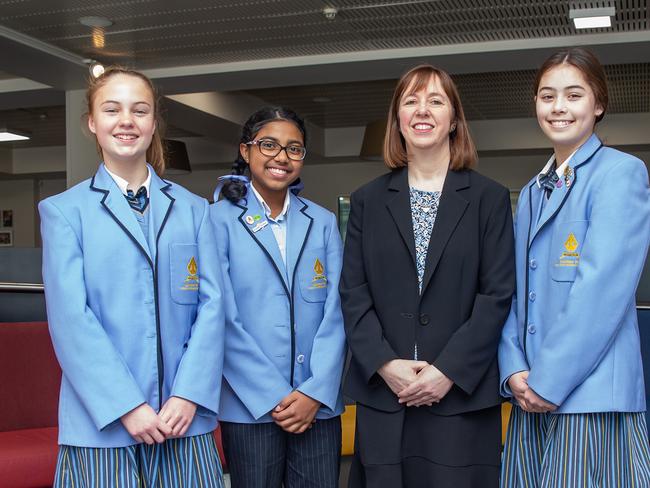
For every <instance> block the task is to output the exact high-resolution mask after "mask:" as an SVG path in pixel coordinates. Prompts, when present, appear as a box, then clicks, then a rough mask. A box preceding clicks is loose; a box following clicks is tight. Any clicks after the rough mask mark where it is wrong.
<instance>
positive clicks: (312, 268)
mask: <svg viewBox="0 0 650 488" xmlns="http://www.w3.org/2000/svg"><path fill="white" fill-rule="evenodd" d="M298 273H299V276H298V279H299V283H300V294H301V295H302V298H303V300H305V301H306V302H312V303H317V302H324V301H325V299H326V298H327V273H328V270H327V269H326V268H325V248H322V247H321V248H314V249H305V251H304V253H303V255H302V258H301V260H300V269H299V270H298Z"/></svg>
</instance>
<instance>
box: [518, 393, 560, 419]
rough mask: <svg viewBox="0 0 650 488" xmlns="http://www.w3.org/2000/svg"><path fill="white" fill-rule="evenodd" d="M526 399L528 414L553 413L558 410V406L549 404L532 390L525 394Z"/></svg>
mask: <svg viewBox="0 0 650 488" xmlns="http://www.w3.org/2000/svg"><path fill="white" fill-rule="evenodd" d="M524 399H525V400H526V405H527V406H528V408H527V409H524V410H526V411H527V412H533V413H546V412H553V411H555V410H557V405H554V404H552V403H551V402H547V401H546V400H544V399H543V398H542V397H541V396H539V395H538V394H537V393H535V392H534V391H533V389H532V388H530V387H529V388H528V389H527V390H526V392H525V393H524Z"/></svg>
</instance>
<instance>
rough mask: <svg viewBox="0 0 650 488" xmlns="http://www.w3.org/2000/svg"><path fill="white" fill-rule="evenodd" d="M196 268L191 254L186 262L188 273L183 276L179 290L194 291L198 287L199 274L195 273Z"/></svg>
mask: <svg viewBox="0 0 650 488" xmlns="http://www.w3.org/2000/svg"><path fill="white" fill-rule="evenodd" d="M198 270H199V268H198V266H197V265H196V260H195V259H194V256H192V257H191V258H190V260H189V262H188V263H187V272H188V273H189V274H188V275H187V277H186V278H185V282H184V283H183V286H181V290H187V291H196V290H198V289H199V275H198V274H197V272H198Z"/></svg>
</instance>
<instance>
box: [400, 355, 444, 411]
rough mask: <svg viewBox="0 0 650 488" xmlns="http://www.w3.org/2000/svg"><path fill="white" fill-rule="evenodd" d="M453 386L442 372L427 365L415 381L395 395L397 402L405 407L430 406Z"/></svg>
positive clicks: (431, 365)
mask: <svg viewBox="0 0 650 488" xmlns="http://www.w3.org/2000/svg"><path fill="white" fill-rule="evenodd" d="M453 384H454V382H453V381H451V380H450V379H449V378H447V376H445V375H444V374H443V373H442V371H440V370H439V369H438V368H436V367H435V366H434V365H433V364H428V365H427V366H425V367H424V368H422V369H421V370H420V371H419V372H418V374H417V376H416V378H415V381H413V382H412V383H411V384H410V385H409V386H407V387H406V388H404V389H403V390H402V391H400V392H399V393H398V394H397V397H398V398H399V400H398V401H399V402H400V403H406V406H407V407H419V406H422V405H429V406H431V405H432V404H434V403H439V402H440V400H442V399H443V398H444V397H445V395H446V394H447V393H448V392H449V390H450V389H451V387H452V386H453Z"/></svg>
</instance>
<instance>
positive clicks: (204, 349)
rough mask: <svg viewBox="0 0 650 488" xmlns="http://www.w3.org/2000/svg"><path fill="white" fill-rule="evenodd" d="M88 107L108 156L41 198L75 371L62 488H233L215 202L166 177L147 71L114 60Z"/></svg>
mask: <svg viewBox="0 0 650 488" xmlns="http://www.w3.org/2000/svg"><path fill="white" fill-rule="evenodd" d="M87 102H88V128H89V129H90V131H91V132H92V133H93V134H94V136H95V138H96V142H97V147H98V150H99V153H100V156H101V158H102V163H100V165H99V168H98V170H97V173H96V174H95V175H94V176H93V177H92V178H91V179H89V180H86V181H83V182H81V183H79V184H78V185H76V186H74V187H72V188H70V189H68V190H67V191H65V192H63V193H61V194H59V195H55V196H53V197H51V198H48V199H46V200H43V201H42V202H41V203H40V204H39V211H40V215H41V226H42V236H43V280H44V282H45V298H46V302H47V317H48V324H49V328H50V333H51V336H52V342H53V344H54V349H55V351H56V355H57V358H58V360H59V362H60V363H61V369H62V370H63V378H62V381H61V395H60V402H59V444H60V448H59V457H58V461H57V468H56V475H55V481H54V486H55V487H81V488H84V487H85V488H91V487H93V488H95V487H109V486H110V487H113V486H121V487H144V486H166V487H186V486H198V484H197V480H201V485H202V486H205V487H210V488H220V487H222V486H223V484H222V480H221V466H220V464H219V456H218V453H217V449H216V445H215V442H214V438H213V434H212V432H213V431H214V429H215V428H216V425H217V411H218V407H219V384H220V381H221V368H222V364H223V334H224V310H223V305H222V296H221V286H222V285H221V274H220V273H219V272H218V270H217V266H218V259H217V253H216V250H215V249H214V236H213V232H212V226H211V224H210V221H209V212H208V203H207V201H205V200H204V199H202V198H199V197H197V196H196V195H193V194H192V193H190V192H188V191H187V190H185V189H184V188H182V187H180V186H178V185H176V184H175V183H171V182H168V181H165V180H163V179H162V178H161V175H162V174H163V172H164V169H165V159H164V150H163V145H162V139H161V137H160V131H161V129H162V127H161V121H160V118H159V113H160V112H159V110H158V101H157V97H156V94H155V90H154V87H153V85H152V83H151V81H150V80H149V79H148V78H147V77H146V76H144V75H142V74H141V73H138V72H136V71H132V70H126V69H118V68H111V69H108V70H106V72H105V73H104V74H103V75H101V76H100V77H98V78H97V79H94V80H92V81H91V82H90V85H89V87H88V92H87Z"/></svg>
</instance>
